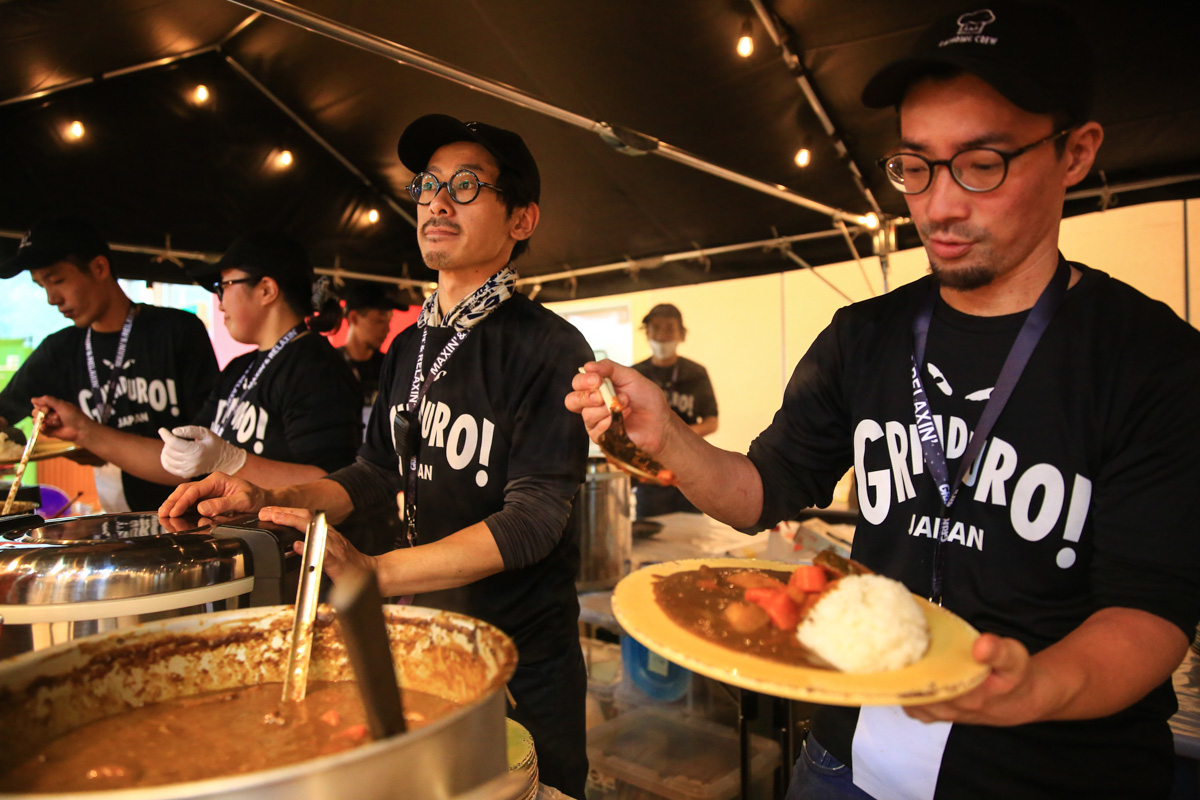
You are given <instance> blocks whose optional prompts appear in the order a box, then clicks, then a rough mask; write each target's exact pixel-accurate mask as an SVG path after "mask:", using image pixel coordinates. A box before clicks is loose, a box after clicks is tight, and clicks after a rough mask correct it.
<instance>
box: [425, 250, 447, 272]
mask: <svg viewBox="0 0 1200 800" xmlns="http://www.w3.org/2000/svg"><path fill="white" fill-rule="evenodd" d="M421 257H422V258H424V259H425V266H427V267H429V268H430V269H445V268H446V267H448V266H450V256H448V255H447V254H446V253H442V252H439V251H436V250H435V251H433V252H431V253H422V254H421Z"/></svg>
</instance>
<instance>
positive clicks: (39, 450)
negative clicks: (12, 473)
mask: <svg viewBox="0 0 1200 800" xmlns="http://www.w3.org/2000/svg"><path fill="white" fill-rule="evenodd" d="M78 449H79V448H78V447H76V446H75V443H74V442H67V441H64V440H62V439H55V438H52V437H50V436H39V437H38V440H37V441H36V442H34V444H33V452H32V453H31V454H30V455H29V460H30V461H41V460H42V459H46V458H56V457H58V456H62V455H66V454H67V453H73V452H75V451H76V450H78ZM20 461H21V454H20V453H17V455H16V458H11V459H9V458H4V459H0V467H11V466H15V465H16V464H18V463H20Z"/></svg>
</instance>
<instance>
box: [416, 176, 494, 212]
mask: <svg viewBox="0 0 1200 800" xmlns="http://www.w3.org/2000/svg"><path fill="white" fill-rule="evenodd" d="M443 186H445V187H446V191H447V192H448V193H449V195H450V199H451V200H453V201H454V202H456V203H458V204H459V205H466V204H467V203H470V202H471V201H472V200H474V199H475V198H476V197H478V196H479V187H480V186H486V187H487V188H489V189H491V190H493V191H496V192H503V191H504V190H503V189H501V188H500V187H499V186H496V185H495V184H491V183H485V182H483V181H481V180H479V176H478V175H476V174H475V173H474V172H471V170H469V169H460V170H459V171H458V172H456V173H454V174H453V175H451V176H450V180H448V181H439V180H438V179H437V178H436V177H434V176H433V175H430V174H429V173H428V172H418V173H417V174H416V175H414V176H413V179H412V181H411V182H410V183H409V184H408V193H409V194H410V195H412V199H413V200H415V201H416V203H417V205H419V206H427V205H429V204H430V203H432V202H433V198H434V197H436V196H437V193H438V192H440V191H441V190H442V187H443Z"/></svg>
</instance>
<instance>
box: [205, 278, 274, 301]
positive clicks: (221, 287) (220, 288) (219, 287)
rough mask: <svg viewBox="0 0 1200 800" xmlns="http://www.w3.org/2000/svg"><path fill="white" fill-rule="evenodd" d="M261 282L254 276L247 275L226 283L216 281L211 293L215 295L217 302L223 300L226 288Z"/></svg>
mask: <svg viewBox="0 0 1200 800" xmlns="http://www.w3.org/2000/svg"><path fill="white" fill-rule="evenodd" d="M261 280H262V278H259V277H255V276H254V275H247V276H246V277H245V278H230V279H229V280H227V281H217V283H216V285H215V286H213V291H214V292H216V293H217V299H218V300H224V299H225V289H226V288H227V287H229V286H233V285H234V284H236V283H258V282H259V281H261Z"/></svg>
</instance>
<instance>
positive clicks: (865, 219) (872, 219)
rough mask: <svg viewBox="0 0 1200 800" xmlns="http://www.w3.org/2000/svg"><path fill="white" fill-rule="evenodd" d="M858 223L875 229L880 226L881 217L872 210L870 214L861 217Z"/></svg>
mask: <svg viewBox="0 0 1200 800" xmlns="http://www.w3.org/2000/svg"><path fill="white" fill-rule="evenodd" d="M858 224H859V225H863V226H865V227H867V228H870V229H871V230H875V229H876V228H878V227H879V217H877V216H876V215H875V212H874V211H872V212H871V213H869V214H866V215H864V216H861V217H859V218H858Z"/></svg>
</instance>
